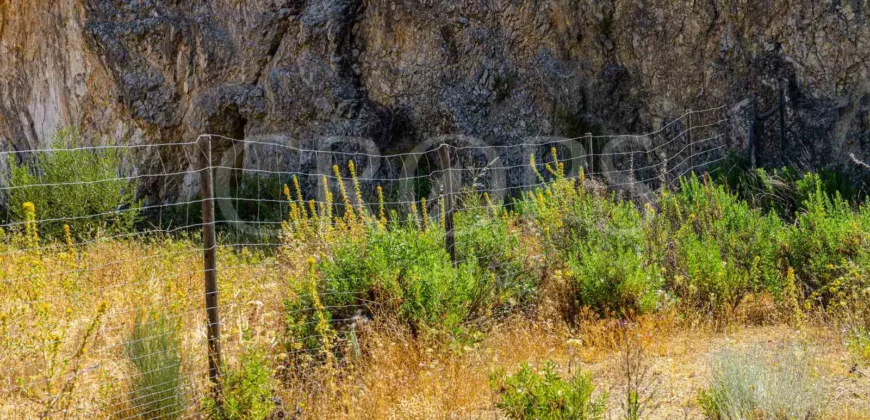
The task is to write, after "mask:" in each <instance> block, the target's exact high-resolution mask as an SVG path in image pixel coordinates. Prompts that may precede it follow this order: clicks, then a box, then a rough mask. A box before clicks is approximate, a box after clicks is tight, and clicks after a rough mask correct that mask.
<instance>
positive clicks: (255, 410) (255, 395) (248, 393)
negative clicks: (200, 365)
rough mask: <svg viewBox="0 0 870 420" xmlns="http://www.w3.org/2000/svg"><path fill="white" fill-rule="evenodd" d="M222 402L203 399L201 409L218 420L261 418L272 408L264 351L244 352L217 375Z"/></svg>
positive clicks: (258, 419) (266, 415) (260, 419)
mask: <svg viewBox="0 0 870 420" xmlns="http://www.w3.org/2000/svg"><path fill="white" fill-rule="evenodd" d="M221 387H222V388H221V389H222V391H223V401H222V402H221V404H217V403H216V402H215V401H214V399H211V398H209V399H206V401H205V411H206V412H208V413H209V414H210V415H211V417H212V418H214V419H219V420H262V419H265V418H267V417H268V416H269V414H271V412H272V409H273V408H274V407H275V400H274V395H273V394H274V391H273V384H272V368H271V367H270V366H269V362H268V360H266V356H265V354H264V353H262V352H259V351H248V352H246V353H245V354H244V355H242V358H241V360H240V362H239V366H238V368H236V369H230V370H227V371H225V372H224V374H223V376H222V378H221Z"/></svg>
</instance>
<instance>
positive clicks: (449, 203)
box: [438, 144, 456, 266]
mask: <svg viewBox="0 0 870 420" xmlns="http://www.w3.org/2000/svg"><path fill="white" fill-rule="evenodd" d="M438 155H439V156H440V157H441V169H442V171H443V172H442V179H443V182H442V184H443V185H444V196H443V197H444V232H445V238H444V239H445V245H446V246H447V252H448V253H450V261H453V265H454V266H455V265H456V238H455V236H454V231H453V176H452V175H453V174H452V172H453V171H452V170H451V166H450V149H449V146H448V145H446V144H441V145H440V146H439V147H438Z"/></svg>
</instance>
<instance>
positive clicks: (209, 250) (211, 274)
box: [199, 136, 223, 404]
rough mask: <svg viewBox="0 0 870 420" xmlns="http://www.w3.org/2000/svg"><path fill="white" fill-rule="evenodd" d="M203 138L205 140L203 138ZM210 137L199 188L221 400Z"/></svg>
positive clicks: (214, 375) (213, 369) (212, 354)
mask: <svg viewBox="0 0 870 420" xmlns="http://www.w3.org/2000/svg"><path fill="white" fill-rule="evenodd" d="M203 140H204V141H203ZM211 146H212V145H211V137H210V136H207V137H204V138H201V139H200V142H199V147H200V152H201V153H200V172H199V174H200V183H201V187H200V191H201V195H202V243H203V248H204V250H203V260H204V263H205V264H204V266H205V270H204V274H205V310H206V314H207V315H208V328H207V331H208V376H209V379H210V380H211V382H212V386H213V391H214V396H215V403H216V404H221V403H222V400H223V398H222V393H221V383H220V375H221V324H220V313H219V308H218V285H217V243H216V237H215V213H214V174H213V172H212V171H213V170H214V166H213V165H212V160H211V150H212V147H211Z"/></svg>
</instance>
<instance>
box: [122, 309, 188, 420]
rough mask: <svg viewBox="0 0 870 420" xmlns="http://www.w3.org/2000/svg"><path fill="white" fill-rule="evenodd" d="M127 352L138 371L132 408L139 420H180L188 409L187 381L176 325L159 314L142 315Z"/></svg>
mask: <svg viewBox="0 0 870 420" xmlns="http://www.w3.org/2000/svg"><path fill="white" fill-rule="evenodd" d="M124 349H125V353H126V355H127V359H129V360H130V362H131V363H132V364H133V366H134V367H135V368H136V373H135V374H134V375H132V379H131V382H130V405H131V406H132V407H133V408H134V409H135V410H137V412H138V416H139V418H142V419H176V418H180V417H181V416H182V414H184V409H185V398H184V391H183V385H184V377H183V376H182V372H181V352H180V350H179V342H178V336H177V334H176V326H175V324H173V323H172V322H170V321H169V320H167V319H166V318H164V317H163V316H161V315H159V314H156V313H150V314H147V315H141V316H139V319H138V320H137V322H136V324H135V325H134V326H133V331H132V332H131V333H130V336H129V337H128V338H127V342H126V344H125V346H124Z"/></svg>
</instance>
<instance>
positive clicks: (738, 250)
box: [646, 176, 786, 309]
mask: <svg viewBox="0 0 870 420" xmlns="http://www.w3.org/2000/svg"><path fill="white" fill-rule="evenodd" d="M660 209H661V211H660V213H659V214H657V215H656V216H655V217H654V219H653V220H652V221H651V222H650V223H648V228H647V233H646V236H647V242H648V244H650V245H649V246H650V248H651V249H652V250H653V251H652V252H651V253H652V254H654V255H655V257H654V258H659V259H661V260H662V262H663V265H664V267H665V270H666V271H667V272H668V273H669V274H670V281H671V288H672V289H673V290H674V291H676V292H677V294H678V295H679V296H680V297H682V298H684V299H688V300H689V301H690V302H692V303H694V304H700V305H706V306H710V307H711V308H712V309H717V308H720V307H722V306H728V305H735V304H737V303H739V301H740V299H741V298H742V297H743V296H744V295H745V294H747V293H754V292H759V291H762V290H767V291H769V292H771V293H772V294H774V295H775V296H781V295H782V293H783V278H784V277H783V272H784V270H785V269H784V267H783V264H782V258H781V255H780V249H781V246H782V242H783V232H784V231H785V228H786V227H785V225H784V224H783V223H782V221H781V220H780V219H779V217H778V216H776V214H775V213H773V212H769V213H766V214H765V213H763V212H762V211H760V210H757V209H752V208H750V207H749V206H748V204H747V203H746V202H745V201H741V200H739V199H738V197H736V196H735V195H733V194H731V193H729V192H728V191H727V190H726V189H725V188H724V187H723V186H721V185H716V184H713V183H712V182H710V181H709V179H705V180H704V182H702V181H701V180H700V179H698V178H697V177H695V176H692V177H691V178H688V179H684V180H683V181H682V182H681V188H680V190H679V191H676V192H673V193H669V192H664V193H663V194H662V200H661V204H660Z"/></svg>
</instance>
